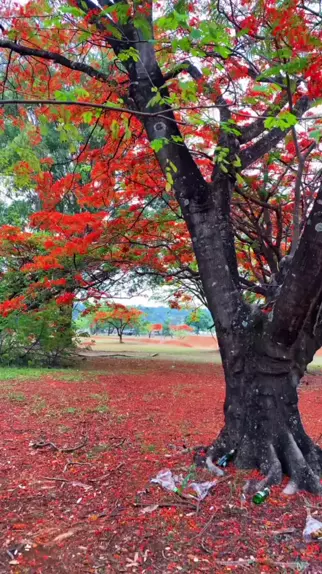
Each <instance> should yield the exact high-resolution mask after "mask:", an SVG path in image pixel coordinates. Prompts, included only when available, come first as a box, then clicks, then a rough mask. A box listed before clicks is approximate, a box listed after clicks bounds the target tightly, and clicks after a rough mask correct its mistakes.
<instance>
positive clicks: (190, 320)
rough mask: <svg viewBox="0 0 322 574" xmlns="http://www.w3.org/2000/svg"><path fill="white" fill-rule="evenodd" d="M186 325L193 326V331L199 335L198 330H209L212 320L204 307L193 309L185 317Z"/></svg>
mask: <svg viewBox="0 0 322 574" xmlns="http://www.w3.org/2000/svg"><path fill="white" fill-rule="evenodd" d="M186 323H187V325H190V326H191V327H193V328H194V330H195V333H197V335H199V333H200V331H210V330H211V329H212V327H213V326H214V322H213V320H212V318H211V315H210V313H209V312H208V313H207V311H205V310H204V309H194V310H193V311H191V313H190V315H189V316H188V317H187V319H186Z"/></svg>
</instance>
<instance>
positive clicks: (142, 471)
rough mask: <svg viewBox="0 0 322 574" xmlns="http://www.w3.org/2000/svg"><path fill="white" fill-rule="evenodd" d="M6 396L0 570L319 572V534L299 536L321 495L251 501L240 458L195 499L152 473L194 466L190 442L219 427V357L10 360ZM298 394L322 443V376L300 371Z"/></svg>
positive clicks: (319, 509) (1, 427) (0, 422)
mask: <svg viewBox="0 0 322 574" xmlns="http://www.w3.org/2000/svg"><path fill="white" fill-rule="evenodd" d="M122 348H125V345H123V346H122ZM131 348H132V345H131ZM0 395H1V402H0V431H1V432H0V436H1V439H0V440H1V450H2V457H1V461H0V507H1V514H0V539H1V542H0V544H1V549H0V574H7V573H9V574H65V573H66V574H67V573H68V574H79V573H81V574H105V573H114V572H115V573H118V572H130V573H132V572H133V573H136V574H141V573H142V574H143V573H147V574H167V573H169V574H170V573H172V572H175V573H178V572H183V573H190V572H208V573H213V572H215V573H217V572H218V573H224V572H232V571H236V572H239V573H251V574H260V573H262V572H263V573H264V572H277V573H282V572H283V573H288V572H307V573H310V574H318V573H320V574H321V572H322V566H321V557H322V545H321V543H319V542H316V543H312V544H305V543H304V542H303V540H302V530H303V526H304V523H305V517H306V507H310V508H311V511H312V513H316V516H317V517H320V519H322V499H321V498H318V497H313V496H311V495H308V494H304V493H299V494H297V495H295V496H293V497H287V496H285V495H283V494H282V488H281V487H274V488H273V489H272V493H271V496H270V498H269V499H268V501H266V503H265V504H264V505H263V506H255V505H254V504H253V503H252V502H251V500H250V499H247V500H246V502H243V501H242V499H241V494H242V487H243V485H244V483H245V480H246V479H247V478H249V476H250V472H248V471H242V472H241V471H236V470H235V469H234V467H233V466H231V467H229V468H228V470H227V473H226V476H225V477H224V479H219V481H218V483H217V485H216V486H215V488H214V490H213V492H212V494H210V495H209V496H208V497H207V498H206V499H205V500H204V501H203V502H201V503H200V504H199V505H197V506H196V504H195V502H193V501H192V502H191V500H190V501H189V500H187V499H185V498H182V497H180V496H178V495H176V494H174V493H167V492H166V491H164V490H162V489H161V488H160V487H159V486H156V485H152V484H151V483H150V480H151V478H152V477H154V476H156V474H157V473H158V472H159V471H160V470H161V469H164V468H169V469H171V470H173V472H175V473H178V474H180V473H182V475H183V476H184V477H187V475H188V474H189V472H191V470H192V467H191V462H192V454H191V452H189V448H191V447H193V446H195V445H200V444H208V443H209V442H210V441H211V440H212V439H213V438H214V437H215V436H216V434H217V433H218V431H219V429H220V427H221V425H222V422H223V414H222V406H223V400H224V380H223V373H222V369H221V366H220V365H208V364H200V363H199V364H197V363H185V362H180V361H178V360H177V359H176V360H175V361H171V360H167V361H160V360H159V358H155V359H153V360H147V359H127V358H123V359H122V360H120V359H118V358H108V359H106V358H103V357H101V358H96V359H95V361H94V360H87V361H83V362H82V364H81V366H80V367H79V368H75V369H66V370H61V371H54V370H51V371H50V370H46V369H28V370H22V369H21V370H19V369H2V370H0ZM300 405H301V411H302V413H303V420H304V424H305V426H306V427H307V429H308V431H309V432H310V433H311V436H312V437H313V438H314V439H315V440H318V441H319V440H320V441H321V434H322V376H320V375H315V376H307V377H306V378H305V382H304V384H303V385H302V386H301V389H300ZM320 444H321V443H320ZM252 475H253V476H254V473H253V474H252ZM195 478H196V479H197V481H203V480H211V479H212V477H211V475H210V474H209V473H208V472H207V471H204V470H198V471H197V472H196V475H195ZM156 505H159V506H158V507H157V506H156ZM144 509H147V510H148V511H149V512H147V513H143V512H142V510H144Z"/></svg>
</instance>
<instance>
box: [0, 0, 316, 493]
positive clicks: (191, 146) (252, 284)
mask: <svg viewBox="0 0 322 574" xmlns="http://www.w3.org/2000/svg"><path fill="white" fill-rule="evenodd" d="M10 6H11V2H9V1H8V2H7V1H5V2H3V6H1V14H2V16H3V24H2V28H1V29H2V33H3V37H2V38H1V39H0V48H2V49H3V51H4V52H3V54H4V58H6V65H5V67H4V69H5V72H4V75H3V82H2V83H3V93H4V96H5V98H4V99H6V102H4V100H2V102H1V105H2V106H3V109H2V113H4V106H5V105H8V106H9V104H10V105H12V101H13V100H14V101H15V104H14V105H17V99H20V102H22V97H23V96H22V95H20V94H24V93H26V89H25V88H26V86H27V87H28V90H27V93H28V95H29V96H28V97H29V100H28V101H24V102H22V104H23V105H26V106H27V107H26V108H24V107H23V105H21V106H20V107H19V109H20V115H21V118H22V121H23V119H24V118H25V117H26V114H28V110H30V109H31V106H34V105H37V104H40V105H39V107H38V108H37V111H36V113H37V116H40V115H45V116H46V117H47V120H48V121H49V122H53V121H57V118H59V121H60V122H61V125H62V126H64V129H65V130H66V131H67V132H68V131H69V132H71V131H73V128H72V127H71V124H72V125H73V126H76V125H79V124H80V123H82V122H87V123H89V124H91V125H94V124H95V122H96V121H97V119H98V116H99V117H100V121H101V122H102V124H103V125H104V128H105V129H106V131H109V133H110V137H109V138H108V140H106V143H105V144H104V145H103V146H101V147H100V148H97V150H96V151H95V153H94V152H93V151H91V152H85V153H84V154H83V156H82V161H83V162H84V164H85V165H87V166H88V167H89V169H90V171H91V178H90V181H89V182H87V183H86V184H84V183H83V182H82V181H80V180H76V181H75V180H73V194H74V195H75V196H76V197H77V198H78V201H81V202H82V205H83V206H84V205H87V206H88V209H89V211H90V206H91V205H93V203H95V205H96V206H97V205H98V206H103V205H106V202H110V195H109V193H111V194H112V190H115V189H116V190H117V194H115V197H117V201H118V202H119V203H118V206H119V208H120V209H121V210H122V209H123V216H122V217H121V215H120V213H121V212H119V217H118V221H117V225H116V223H115V221H112V225H111V229H112V231H113V233H112V234H113V238H115V236H117V237H118V238H120V243H119V244H118V251H117V252H118V255H119V258H120V260H121V261H124V256H125V254H126V253H127V252H128V250H129V244H130V245H131V246H132V247H133V250H132V252H131V256H129V258H128V265H129V267H130V266H133V267H135V266H136V267H137V268H138V270H139V272H141V271H142V272H144V273H149V272H151V273H153V274H155V273H157V274H166V273H167V263H169V267H171V270H170V273H169V278H170V279H171V277H172V279H173V280H174V281H175V280H176V276H178V277H182V276H183V277H184V278H186V279H187V280H188V281H190V279H192V283H191V285H193V286H195V285H197V291H198V292H199V293H202V294H203V296H204V298H205V299H206V301H207V305H208V308H209V310H210V312H211V314H212V317H213V319H214V322H215V326H216V333H217V337H218V342H219V346H220V352H221V356H222V360H223V366H224V371H225V377H226V385H227V391H226V400H225V426H224V428H223V430H222V432H221V434H220V436H219V437H218V438H217V439H216V440H215V441H214V443H213V444H212V445H211V446H210V447H209V448H208V449H207V452H206V456H205V462H206V464H207V465H208V466H209V467H212V464H213V461H215V460H216V458H217V457H218V456H220V455H221V454H222V453H224V452H226V451H227V450H230V449H234V450H235V451H236V457H235V462H236V464H237V465H238V466H240V467H257V468H260V469H261V471H262V472H263V473H264V474H265V475H266V478H265V481H263V483H262V484H269V483H276V482H279V481H280V480H281V477H282V473H283V472H286V473H287V474H288V475H289V476H290V477H291V479H292V483H293V484H292V485H291V486H292V487H294V488H297V487H300V488H307V489H308V490H310V491H313V492H318V491H320V490H321V487H320V482H319V476H320V474H321V463H322V456H321V449H319V447H317V446H316V445H315V444H314V443H313V441H312V440H311V439H310V438H309V437H308V436H307V434H306V432H305V430H304V428H303V425H302V423H301V419H300V414H299V411H298V399H297V387H298V384H299V382H300V379H301V377H302V375H303V372H304V370H305V367H306V365H307V363H308V362H310V360H311V359H312V356H313V354H314V352H315V351H316V349H317V348H319V347H320V345H321V324H320V318H321V313H320V310H321V303H322V291H321V289H322V288H321V285H322V282H321V278H322V248H321V247H322V245H321V237H320V236H321V229H322V211H321V209H320V204H321V202H322V186H321V185H320V179H321V178H320V170H321V147H320V139H321V130H320V125H321V120H320V116H319V114H318V113H317V114H314V112H313V111H312V110H313V108H314V106H316V105H318V104H319V98H321V96H322V82H321V77H320V76H321V26H322V23H321V16H320V12H319V10H318V7H316V4H315V3H314V2H313V3H312V2H308V1H307V2H306V1H305V0H302V1H301V2H300V3H296V2H290V1H289V0H266V1H265V2H257V1H255V0H243V1H242V2H240V1H239V0H230V1H229V2H228V1H226V0H219V1H218V2H216V3H214V2H212V1H210V0H209V1H208V0H203V1H202V2H195V3H193V2H190V3H187V2H185V0H178V1H174V2H169V3H167V4H166V6H165V7H164V6H163V4H162V3H157V4H156V7H157V14H156V15H155V16H153V11H152V2H151V1H150V0H146V1H143V2H134V3H132V2H131V3H130V2H128V3H127V2H122V1H120V2H118V1H117V2H112V1H111V2H110V1H109V0H104V2H101V4H100V5H98V4H97V3H94V2H92V0H76V1H75V2H73V3H72V2H71V3H66V2H60V1H59V0H58V1H57V2H54V1H50V0H49V1H47V2H46V3H44V4H42V3H41V2H39V1H38V2H37V3H36V2H33V1H29V2H28V3H27V4H26V5H25V6H23V7H21V6H19V8H17V11H14V10H15V9H13V8H12V7H11V8H10ZM200 14H202V17H201V16H200ZM43 16H45V18H44V19H43V18H42V17H43ZM26 21H28V26H26V25H25V22H26ZM57 21H58V22H59V27H58V31H57ZM39 30H40V31H41V32H40V33H39ZM87 54H89V56H87ZM192 57H193V58H194V62H195V63H198V64H200V65H199V67H200V68H201V71H200V70H199V69H198V68H197V66H196V65H195V63H194V64H193V63H192V61H191V58H192ZM187 75H189V76H190V78H188V77H187ZM35 78H36V79H38V78H41V81H35ZM44 78H46V81H44ZM66 84H68V88H66V87H64V86H66ZM40 85H42V86H44V87H45V89H46V91H45V90H43V91H42V90H41V89H40V87H39V86H40ZM18 96H19V97H18ZM8 109H9V108H8ZM33 109H34V108H33ZM62 109H64V110H65V112H64V113H65V117H63V113H62V112H61V111H60V110H62ZM26 110H27V111H26ZM8 113H9V112H8ZM68 114H69V117H68ZM71 114H73V122H71V121H70V118H71ZM153 154H154V155H153ZM78 159H79V158H78ZM111 166H113V168H114V169H112V170H111ZM20 169H30V166H28V167H27V166H26V165H22V166H21V165H20ZM151 174H153V175H151ZM46 177H47V176H45V175H44V176H43V178H40V180H41V181H40V188H41V190H42V193H43V195H44V196H45V195H46V193H47V194H48V197H51V196H52V191H51V189H50V186H48V185H47V187H46V181H47V180H46ZM69 184H70V182H69ZM67 188H68V189H69V187H68V186H66V182H65V184H64V182H62V183H61V185H60V186H59V185H57V186H56V188H55V189H56V192H57V193H58V192H59V193H60V194H61V195H63V194H64V193H67V192H68V189H67ZM160 202H162V204H163V205H164V206H165V205H166V206H167V208H164V209H162V210H160V209H159V208H158V209H156V208H155V209H154V207H153V205H158V206H159V203H160ZM121 206H122V207H121ZM151 206H152V207H151ZM125 214H126V215H125ZM129 214H131V216H130V220H129ZM142 214H144V216H143V217H142ZM42 217H43V215H42ZM106 217H107V216H106V212H105V213H104V215H102V216H101V218H100V219H99V221H96V222H94V221H92V220H90V221H88V225H89V226H91V227H95V228H97V227H98V234H99V235H100V234H101V235H100V236H102V233H103V231H102V229H103V227H104V225H103V222H104V223H105V222H106ZM82 218H85V215H84V213H82V216H81V218H80V221H81V220H82ZM48 219H50V217H49V216H48ZM129 221H131V223H130V225H129ZM169 221H170V222H171V224H172V227H173V229H175V233H174V236H173V235H171V232H170V230H169V229H170V228H171V226H170V227H169V225H168V222H169ZM78 223H79V222H78ZM184 225H185V226H186V227H184ZM115 230H116V231H115ZM121 230H122V232H121ZM132 232H133V233H132ZM187 234H189V236H190V237H191V242H192V246H193V250H194V254H195V261H194V260H193V257H192V256H191V252H190V244H189V243H188V242H187ZM168 236H171V238H172V239H173V240H174V244H175V245H176V247H178V254H179V255H177V252H176V249H171V245H170V249H169V247H168V244H167V237H168ZM122 237H126V242H123V239H121V238H122ZM105 245H107V242H105ZM84 248H85V247H84ZM86 248H87V249H93V244H90V242H88V244H87V246H86ZM160 254H161V255H162V257H161V256H160ZM121 255H122V257H121ZM168 257H169V259H170V260H168ZM133 267H132V268H133ZM176 267H177V268H176ZM151 268H152V271H149V269H151ZM193 288H194V287H193ZM289 490H290V489H289Z"/></svg>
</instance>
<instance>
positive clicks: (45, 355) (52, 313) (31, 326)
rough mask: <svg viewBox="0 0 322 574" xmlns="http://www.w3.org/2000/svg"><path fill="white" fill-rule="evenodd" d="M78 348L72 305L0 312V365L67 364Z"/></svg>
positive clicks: (54, 304) (51, 304)
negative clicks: (2, 313)
mask: <svg viewBox="0 0 322 574" xmlns="http://www.w3.org/2000/svg"><path fill="white" fill-rule="evenodd" d="M75 348H76V341H75V338H74V329H73V322H72V308H71V307H70V306H63V307H58V306H57V304H56V302H55V301H52V302H51V303H49V304H48V305H47V306H46V308H43V309H39V310H37V311H33V312H31V311H29V312H26V313H23V312H21V311H19V312H18V311H15V312H13V313H10V315H8V316H7V317H3V316H0V365H44V366H49V367H54V366H55V367H56V366H64V365H67V364H68V363H69V362H70V360H71V358H72V356H73V354H74V352H75Z"/></svg>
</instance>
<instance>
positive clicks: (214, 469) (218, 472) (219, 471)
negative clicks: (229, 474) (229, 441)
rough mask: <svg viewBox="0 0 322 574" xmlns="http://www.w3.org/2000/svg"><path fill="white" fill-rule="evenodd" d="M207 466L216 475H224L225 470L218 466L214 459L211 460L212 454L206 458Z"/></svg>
mask: <svg viewBox="0 0 322 574" xmlns="http://www.w3.org/2000/svg"><path fill="white" fill-rule="evenodd" d="M206 467H207V468H208V470H210V472H212V473H213V474H214V475H215V476H224V474H225V473H224V471H223V470H222V469H221V468H219V466H216V465H215V464H214V463H213V462H212V460H211V456H207V458H206Z"/></svg>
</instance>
